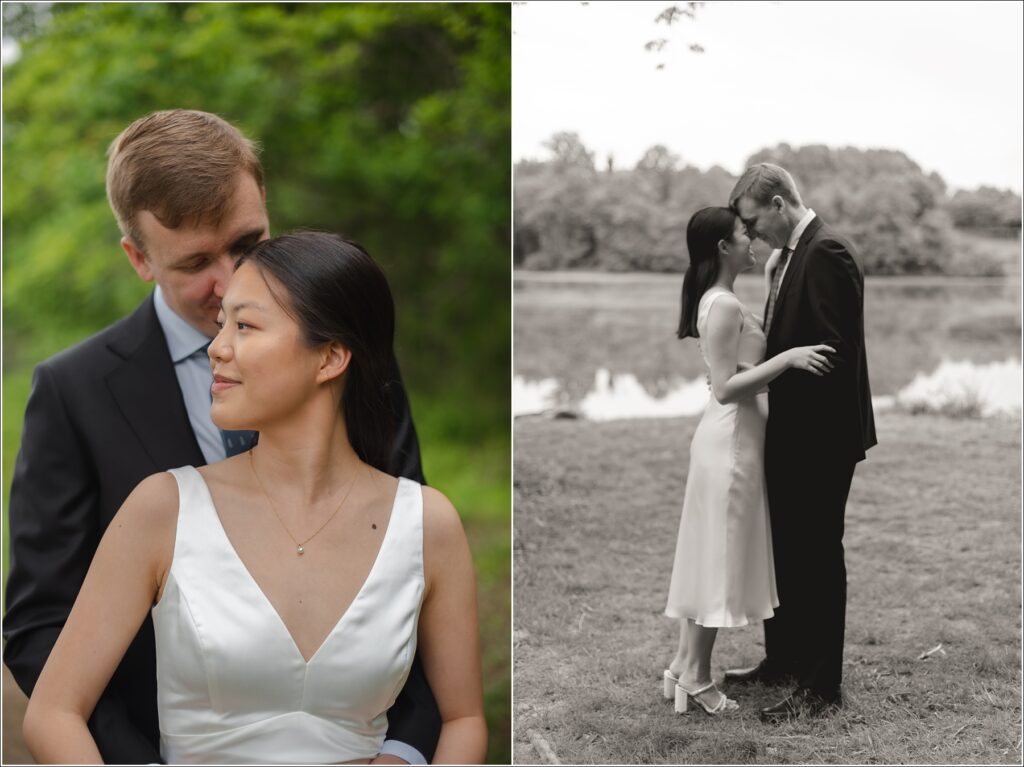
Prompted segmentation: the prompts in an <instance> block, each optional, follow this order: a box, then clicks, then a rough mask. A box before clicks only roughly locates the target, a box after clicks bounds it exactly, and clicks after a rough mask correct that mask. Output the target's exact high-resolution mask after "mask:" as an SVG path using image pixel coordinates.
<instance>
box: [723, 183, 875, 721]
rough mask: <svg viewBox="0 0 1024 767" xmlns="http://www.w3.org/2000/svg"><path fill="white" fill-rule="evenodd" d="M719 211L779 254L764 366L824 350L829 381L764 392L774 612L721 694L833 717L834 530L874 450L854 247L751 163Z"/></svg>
mask: <svg viewBox="0 0 1024 767" xmlns="http://www.w3.org/2000/svg"><path fill="white" fill-rule="evenodd" d="M729 207H730V208H732V210H733V211H735V212H736V214H737V215H738V216H739V217H740V219H742V221H743V223H744V225H745V226H746V228H747V233H748V234H749V235H750V236H751V237H759V238H760V239H762V240H764V241H765V242H766V243H768V244H769V245H770V246H772V247H773V248H781V252H777V253H776V254H773V256H772V258H771V259H769V262H768V264H767V265H766V272H767V276H768V279H769V281H770V285H771V287H770V291H769V296H768V302H767V305H766V307H765V316H764V330H765V335H766V336H767V340H768V346H767V351H766V357H767V358H770V357H773V356H775V355H776V354H778V353H779V352H782V351H785V350H786V349H790V348H792V347H794V346H809V345H813V344H828V345H829V346H831V347H833V348H834V349H835V350H836V352H835V354H834V355H831V356H830V361H831V362H832V364H833V366H834V367H833V370H832V371H831V372H830V373H829V374H828V375H826V376H821V377H818V376H812V375H808V374H807V373H804V372H801V371H796V370H790V371H788V372H786V373H783V374H782V375H781V376H779V377H778V378H777V379H776V380H775V381H773V382H772V383H771V385H770V386H769V390H768V425H767V431H766V435H765V480H766V483H767V486H768V508H769V514H770V517H771V530H772V547H773V550H774V554H775V574H776V583H777V586H778V591H779V602H780V603H781V604H780V607H779V608H778V609H777V610H776V611H775V617H773V618H771V619H769V620H767V621H765V624H764V636H765V656H766V657H765V658H764V659H763V660H762V661H761V662H760V663H759V664H758V665H757V666H755V667H754V668H753V669H747V670H740V671H727V672H726V675H725V678H726V681H727V682H733V683H736V682H753V681H758V682H765V683H769V684H777V683H780V682H782V681H785V680H787V679H790V678H792V679H795V680H796V688H795V689H794V690H793V692H792V693H791V694H790V695H788V696H787V697H785V698H784V699H783V700H781V701H779V702H778V703H776V704H775V705H773V706H769V707H768V708H765V709H762V711H761V718H762V719H763V720H765V721H769V722H777V721H782V720H785V719H788V718H789V717H791V716H795V715H800V714H809V715H817V714H823V713H826V712H828V711H831V710H833V709H834V708H836V707H838V706H841V705H842V694H841V692H840V684H841V682H842V671H843V641H844V638H843V635H844V630H845V625H846V564H845V562H844V556H843V522H844V516H845V512H846V499H847V496H848V495H849V492H850V484H851V482H852V480H853V472H854V468H855V466H856V465H857V463H858V462H859V461H862V460H863V459H864V457H865V451H866V450H868V448H870V447H871V446H873V445H875V444H877V439H876V438H875V422H874V414H873V412H872V409H871V390H870V388H869V385H868V366H867V358H866V356H865V352H864V275H863V272H862V270H861V267H860V265H859V264H858V262H857V260H856V258H855V256H854V249H853V246H852V245H851V244H850V243H849V242H848V241H847V240H846V239H845V238H843V237H842V236H841V235H839V234H837V233H836V232H834V231H832V230H831V229H830V228H829V227H828V226H827V225H825V223H824V222H823V221H822V220H821V219H820V218H818V216H816V215H815V213H814V211H813V210H811V209H809V208H807V207H806V206H805V205H804V203H803V201H802V200H801V198H800V194H799V192H798V191H797V188H796V184H794V183H793V179H792V177H791V176H790V175H789V173H788V172H787V171H786V170H784V169H783V168H780V167H779V166H777V165H771V164H769V163H760V164H758V165H754V166H752V167H750V168H747V170H746V171H745V172H744V173H743V175H742V176H740V179H739V181H737V182H736V186H735V187H734V188H733V190H732V193H731V194H730V196H729Z"/></svg>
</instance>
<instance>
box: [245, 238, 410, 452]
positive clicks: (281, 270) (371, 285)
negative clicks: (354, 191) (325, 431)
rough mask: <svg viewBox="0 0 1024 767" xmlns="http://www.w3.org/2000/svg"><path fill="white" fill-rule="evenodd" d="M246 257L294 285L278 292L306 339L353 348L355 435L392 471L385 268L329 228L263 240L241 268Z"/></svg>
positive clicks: (347, 400)
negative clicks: (326, 230)
mask: <svg viewBox="0 0 1024 767" xmlns="http://www.w3.org/2000/svg"><path fill="white" fill-rule="evenodd" d="M246 262H251V263H252V264H253V265H254V266H256V267H257V268H258V269H259V270H260V271H261V272H263V273H264V274H270V275H273V277H274V279H275V280H277V282H279V283H280V284H281V285H282V286H283V287H284V289H285V291H287V294H288V295H287V296H279V295H275V298H276V299H277V300H278V302H279V303H280V304H281V306H282V308H283V309H284V310H285V311H287V312H288V313H289V314H291V315H292V316H293V317H295V319H296V320H297V321H298V323H299V326H300V327H301V328H302V332H303V336H304V338H305V341H306V343H308V344H309V345H310V346H319V345H320V344H325V343H329V342H331V341H336V342H338V343H340V344H342V345H343V346H345V347H346V348H348V349H349V350H350V351H351V352H352V359H351V361H350V362H349V365H348V369H347V370H346V372H345V389H344V392H343V394H342V397H341V402H342V405H341V409H342V413H343V415H344V416H345V427H346V429H347V431H348V439H349V442H350V443H351V444H352V447H353V449H354V450H355V451H356V454H357V455H358V456H359V457H360V458H361V459H362V460H364V461H366V463H368V464H370V465H371V466H373V467H375V468H377V469H380V470H381V471H388V464H389V459H390V456H391V448H392V442H393V439H394V431H395V416H394V412H393V410H392V408H391V404H390V400H389V397H388V383H389V380H388V379H389V373H390V369H391V358H392V356H393V352H392V344H393V342H394V336H395V305H394V302H393V300H392V298H391V290H390V288H388V281H387V278H386V277H385V276H384V272H383V271H382V270H381V268H380V267H379V266H378V265H377V263H376V262H375V261H374V260H373V259H372V258H370V256H369V254H368V253H367V252H366V251H365V250H363V249H362V248H361V247H359V245H357V244H356V243H354V242H350V241H348V240H345V239H342V238H341V237H339V236H337V235H334V234H328V233H326V232H296V233H293V234H285V235H282V236H280V237H275V238H273V239H271V240H264V241H263V242H261V243H259V244H257V245H256V246H255V247H254V248H253V249H252V250H250V251H248V252H246V253H245V254H244V255H243V256H242V257H241V258H240V259H239V260H238V263H237V265H236V266H235V268H236V269H237V268H238V267H239V266H241V265H242V264H243V263H246ZM268 286H270V284H269V283H268ZM270 287H271V293H274V292H275V290H274V288H273V287H272V286H270Z"/></svg>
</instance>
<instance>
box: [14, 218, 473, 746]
mask: <svg viewBox="0 0 1024 767" xmlns="http://www.w3.org/2000/svg"><path fill="white" fill-rule="evenodd" d="M219 324H220V326H221V331H220V333H219V334H218V335H217V337H216V338H215V339H214V340H213V342H212V343H211V344H210V347H209V357H210V364H211V365H212V367H213V372H214V384H213V389H212V398H213V405H212V411H211V412H212V417H213V420H214V422H215V423H216V424H217V425H218V426H219V427H220V428H222V429H229V430H230V429H243V428H245V429H255V430H258V431H259V433H260V434H259V443H258V445H257V446H256V447H254V448H253V449H252V450H251V451H249V452H248V453H243V454H241V455H238V456H235V457H233V458H229V459H227V460H225V461H222V462H220V463H217V464H213V465H209V466H204V467H202V468H200V469H195V468H192V467H184V468H181V469H175V470H172V471H171V472H166V473H162V474H156V475H153V476H152V477H149V478H147V479H146V480H144V481H143V482H142V483H141V484H140V485H139V486H138V487H137V488H136V489H135V490H134V491H133V492H132V494H131V495H130V496H129V497H128V499H127V500H126V501H125V503H124V505H123V506H122V507H121V509H120V511H119V512H118V514H117V516H116V517H115V519H114V520H113V522H112V523H111V525H110V526H109V528H108V530H107V532H106V534H105V535H104V538H103V540H102V541H101V543H100V546H99V549H98V551H97V554H96V557H95V559H94V560H93V563H92V566H91V568H90V570H89V574H88V576H87V577H86V580H85V583H84V584H83V586H82V590H81V592H80V594H79V596H78V599H77V601H76V603H75V607H74V609H73V610H72V612H71V615H70V616H69V618H68V621H67V623H66V624H65V627H64V630H63V631H62V633H61V635H60V638H59V639H58V641H57V643H56V645H55V646H54V649H53V652H52V654H51V655H50V658H49V660H48V662H47V664H46V666H45V668H44V669H43V672H42V674H41V675H40V677H39V681H38V683H37V685H36V688H35V691H34V693H33V696H32V699H31V701H30V703H29V708H28V711H27V712H26V716H25V724H24V731H25V739H26V742H27V744H28V746H29V748H30V750H31V751H32V753H33V755H34V756H35V757H36V759H37V760H38V761H41V762H65V763H90V762H91V763H100V761H101V760H100V754H99V751H98V750H97V748H96V745H95V743H94V742H93V740H92V737H91V736H90V734H89V730H88V727H87V726H86V722H87V720H88V718H89V716H90V714H91V712H92V709H93V707H94V706H95V703H96V700H97V698H98V697H99V695H100V693H101V692H102V691H103V689H104V687H105V686H106V684H107V682H108V681H109V679H110V676H111V674H112V673H113V671H114V669H115V668H116V667H117V664H118V663H119V661H120V659H121V657H122V655H123V654H124V652H125V649H126V648H127V646H128V644H129V642H130V641H131V639H132V637H134V636H135V633H136V632H137V631H138V628H139V626H140V624H141V623H142V622H143V619H144V618H145V615H146V612H147V611H149V610H150V609H152V613H153V623H154V628H155V633H156V648H157V678H158V708H159V713H160V729H161V744H162V753H163V756H164V758H165V759H166V761H168V762H169V763H203V762H205V763H260V762H295V763H327V762H334V763H336V762H356V763H366V762H368V761H369V760H371V759H373V758H374V757H375V756H376V755H377V753H378V751H379V749H380V746H381V745H382V742H383V739H384V733H385V729H386V727H387V717H386V712H387V709H388V708H389V707H390V706H391V704H392V703H393V702H394V700H395V697H396V696H397V694H398V691H399V690H400V689H401V687H402V685H403V684H404V681H405V679H406V676H407V675H408V673H409V668H410V666H411V664H412V659H413V656H414V654H415V652H416V649H417V643H418V646H419V652H420V656H421V658H422V660H423V665H424V670H425V672H426V675H427V678H428V681H429V683H430V686H431V689H432V690H433V692H434V696H435V697H436V699H437V704H438V708H439V709H440V712H441V717H442V720H443V725H442V729H441V735H440V740H439V742H438V745H437V751H436V753H435V757H434V758H435V761H437V762H440V763H457V762H461V763H466V762H470V763H472V762H479V761H480V760H481V759H482V758H483V756H484V753H485V747H486V727H485V723H484V718H483V710H482V709H483V702H482V689H481V678H480V653H479V644H478V632H477V622H476V595H475V585H474V574H473V566H472V560H471V558H470V553H469V548H468V545H467V542H466V537H465V534H464V532H463V530H462V525H461V523H460V521H459V517H458V514H457V513H456V511H455V509H454V508H453V507H452V505H451V504H450V503H449V502H448V500H447V499H446V498H445V497H444V496H443V495H441V494H440V493H439V492H437V491H436V490H432V489H430V488H427V487H422V488H421V487H420V486H419V485H418V484H416V483H414V482H412V481H410V480H407V479H397V478H395V477H392V476H389V475H387V474H385V473H384V472H383V471H382V470H381V467H382V466H384V465H385V464H386V460H387V453H388V449H389V446H390V444H391V434H390V428H391V427H390V424H389V422H388V414H389V412H390V410H389V408H388V406H387V400H386V397H387V394H386V388H385V387H386V375H387V366H388V360H389V357H390V354H391V343H392V337H393V334H394V308H393V304H392V299H391V294H390V291H389V289H388V286H387V281H386V279H385V277H384V274H383V272H381V270H380V268H379V267H378V266H377V265H376V264H375V263H374V262H373V260H372V259H371V258H370V257H369V256H368V255H367V254H366V253H365V252H364V251H362V250H361V249H360V248H359V247H358V246H356V245H354V244H353V243H350V242H347V241H344V240H342V239H340V238H338V237H335V236H333V235H328V234H321V233H312V232H310V233H302V234H296V235H286V236H283V237H278V238H276V239H273V240H267V241H265V242H262V243H260V244H259V245H257V246H256V247H255V248H254V249H253V250H252V251H250V252H249V253H248V254H246V255H245V256H243V257H242V258H241V259H240V260H239V262H238V266H237V269H236V272H235V274H234V276H233V278H232V280H231V283H230V285H229V287H228V290H227V292H226V294H225V296H224V300H223V306H222V310H221V316H220V319H219Z"/></svg>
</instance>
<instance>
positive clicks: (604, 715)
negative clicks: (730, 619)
mask: <svg viewBox="0 0 1024 767" xmlns="http://www.w3.org/2000/svg"><path fill="white" fill-rule="evenodd" d="M517 332H518V326H517ZM518 349H520V347H518V346H517V350H518ZM517 354H518V351H517ZM517 362H518V360H517ZM696 423H697V419H692V418H687V419H666V420H653V421H617V422H610V423H604V424H595V423H588V422H583V421H573V420H547V419H539V418H526V419H519V420H518V421H517V422H516V426H515V456H516V457H515V486H514V502H515V509H516V513H515V531H514V532H515V544H514V557H515V559H514V563H515V592H514V593H515V626H514V634H513V636H514V646H515V665H514V670H513V672H514V678H515V711H514V713H515V730H514V744H513V754H514V759H515V760H516V761H517V762H537V761H540V757H539V755H538V753H537V752H536V750H535V749H534V747H533V746H532V745H531V744H530V741H529V738H528V736H527V731H528V730H535V731H536V732H538V733H539V734H541V735H542V736H543V737H544V738H545V739H546V740H547V741H548V742H549V743H550V744H551V746H552V748H553V749H554V751H555V753H556V754H557V755H558V757H559V758H560V759H561V760H562V761H563V762H567V763H571V762H576V763H614V762H624V763H677V764H678V763H726V764H728V763H758V762H760V763H783V762H805V763H806V762H821V763H894V762H895V763H901V762H902V763H908V762H909V763H946V762H950V763H972V762H974V763H995V762H998V763H1020V762H1021V745H1020V744H1021V657H1020V647H1021V622H1020V616H1021V601H1020V596H1021V595H1020V590H1019V584H1020V578H1021V528H1020V525H1021V517H1020V510H1021V486H1020V476H1021V466H1020V455H1021V452H1020V451H1021V441H1020V434H1021V424H1020V421H1014V422H1008V421H972V420H962V419H959V420H958V419H949V418H945V417H941V416H911V415H905V414H897V413H891V414H886V415H883V416H881V417H880V418H879V422H878V427H879V440H880V444H879V446H878V447H876V448H874V449H873V450H872V451H871V452H870V457H869V459H868V460H867V461H866V462H864V463H862V464H860V465H859V467H858V469H857V474H856V476H855V478H854V482H853V489H852V492H851V496H850V501H849V505H848V507H847V516H846V520H847V532H846V539H845V542H846V551H847V555H846V558H847V567H848V571H849V584H850V598H849V605H848V611H847V632H846V653H845V659H846V660H845V679H844V692H845V695H846V700H847V707H846V708H845V709H844V710H843V711H842V712H841V713H840V714H839V715H837V716H835V717H833V718H831V719H827V720H819V721H814V722H796V723H792V724H786V725H782V726H774V727H770V726H767V725H763V724H761V723H760V722H759V721H758V719H757V715H756V712H757V708H758V707H759V706H761V705H766V704H768V703H770V702H774V699H775V698H777V697H778V696H779V693H780V691H779V690H770V689H764V688H760V689H753V690H751V691H749V692H744V693H738V694H737V699H738V700H739V702H740V705H741V706H742V710H741V712H740V713H739V715H737V716H735V717H730V718H728V719H721V720H719V719H712V718H709V717H706V716H703V715H702V714H700V713H699V712H698V713H695V714H692V715H689V716H687V717H677V716H675V715H674V714H673V713H672V706H671V704H670V703H669V702H667V701H664V700H663V699H662V698H661V692H660V675H661V670H662V669H663V668H664V666H665V664H667V663H668V661H669V660H670V658H671V657H672V654H673V652H674V645H675V641H676V637H677V633H676V632H677V628H676V624H675V622H674V621H670V620H669V619H667V618H665V617H663V616H662V614H661V611H662V609H663V608H664V600H665V596H666V593H667V589H668V580H669V573H670V569H671V562H672V552H673V550H674V546H675V538H676V532H677V529H678V527H677V526H678V519H679V508H680V504H681V499H682V493H683V487H684V484H685V479H686V467H687V463H688V447H689V443H690V440H691V438H692V435H693V430H694V428H695V426H696ZM939 643H942V645H943V649H944V651H945V655H943V654H942V653H936V654H934V655H932V656H931V657H930V658H928V659H927V660H918V656H919V655H920V654H921V653H922V652H925V651H927V650H929V649H931V648H933V647H934V646H935V645H937V644H939ZM762 653H763V649H762V646H761V630H760V628H759V627H749V628H744V629H733V630H723V631H722V632H720V635H719V641H718V644H717V646H716V649H715V655H714V659H713V663H714V673H715V674H716V676H720V674H721V670H722V668H724V667H726V666H731V665H734V664H735V665H742V664H745V663H747V662H749V661H753V660H757V659H758V658H759V657H760V656H761V655H762Z"/></svg>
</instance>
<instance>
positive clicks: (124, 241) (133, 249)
mask: <svg viewBox="0 0 1024 767" xmlns="http://www.w3.org/2000/svg"><path fill="white" fill-rule="evenodd" d="M121 247H122V248H123V249H124V252H125V253H126V254H128V260H129V261H131V262H132V268H133V269H134V270H135V273H136V274H137V275H139V279H140V280H142V281H143V282H152V281H153V270H152V269H150V268H149V259H148V258H146V254H145V253H143V252H142V251H141V250H140V249H139V246H138V245H136V244H135V242H134V241H133V240H132V239H131V238H130V237H128V236H127V235H126V236H124V237H122V238H121Z"/></svg>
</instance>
